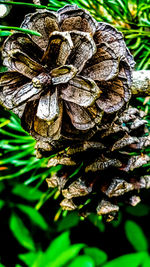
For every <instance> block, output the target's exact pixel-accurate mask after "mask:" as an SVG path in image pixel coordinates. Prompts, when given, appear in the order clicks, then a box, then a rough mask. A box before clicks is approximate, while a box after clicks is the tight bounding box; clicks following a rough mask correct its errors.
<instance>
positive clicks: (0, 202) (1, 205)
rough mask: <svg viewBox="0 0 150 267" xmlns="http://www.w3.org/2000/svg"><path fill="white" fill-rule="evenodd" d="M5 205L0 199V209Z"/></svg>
mask: <svg viewBox="0 0 150 267" xmlns="http://www.w3.org/2000/svg"><path fill="white" fill-rule="evenodd" d="M4 205H5V201H4V200H2V199H0V209H2V208H3V207H4Z"/></svg>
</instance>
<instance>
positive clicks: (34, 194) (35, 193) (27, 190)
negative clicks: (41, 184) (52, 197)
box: [12, 184, 43, 201]
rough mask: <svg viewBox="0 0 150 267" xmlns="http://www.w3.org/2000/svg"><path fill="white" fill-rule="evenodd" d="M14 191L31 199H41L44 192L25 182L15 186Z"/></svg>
mask: <svg viewBox="0 0 150 267" xmlns="http://www.w3.org/2000/svg"><path fill="white" fill-rule="evenodd" d="M12 193H13V194H15V195H17V196H19V197H22V198H24V199H26V200H29V201H36V200H39V199H40V197H41V196H42V194H43V193H42V192H41V191H39V190H37V189H36V190H35V189H34V188H33V187H29V186H26V185H23V184H18V185H17V186H16V187H14V188H13V190H12Z"/></svg>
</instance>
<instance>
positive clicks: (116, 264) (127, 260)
mask: <svg viewBox="0 0 150 267" xmlns="http://www.w3.org/2000/svg"><path fill="white" fill-rule="evenodd" d="M145 260H147V253H146V252H138V253H132V254H127V255H123V256H121V257H118V258H117V259H114V260H112V261H110V262H108V263H106V264H104V265H103V267H120V266H121V267H127V266H130V267H139V266H143V263H144V261H145Z"/></svg>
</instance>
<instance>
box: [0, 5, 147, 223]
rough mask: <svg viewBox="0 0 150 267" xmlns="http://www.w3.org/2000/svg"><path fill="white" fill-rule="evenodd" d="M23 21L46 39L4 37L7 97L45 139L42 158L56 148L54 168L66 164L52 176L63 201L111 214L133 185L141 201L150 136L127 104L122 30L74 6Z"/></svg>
mask: <svg viewBox="0 0 150 267" xmlns="http://www.w3.org/2000/svg"><path fill="white" fill-rule="evenodd" d="M21 26H22V27H23V28H26V29H31V30H36V31H38V32H40V33H41V37H38V36H29V35H27V34H23V33H18V32H16V33H14V34H12V35H11V36H9V37H8V38H7V39H6V41H5V42H4V46H3V58H4V65H5V66H7V67H8V71H7V72H6V73H1V74H0V102H1V104H2V105H3V106H4V107H6V108H8V109H10V110H12V111H13V112H14V113H16V114H18V116H19V117H20V118H21V122H22V126H23V127H24V129H25V130H27V131H28V132H29V133H30V134H31V135H32V136H33V137H34V138H35V139H36V140H37V141H38V142H37V145H36V149H37V156H38V157H42V156H50V155H52V154H54V153H57V154H56V156H55V157H53V158H51V159H50V160H49V164H48V166H49V167H50V166H56V165H58V164H62V165H64V167H63V169H62V170H61V171H60V173H58V174H57V175H54V176H53V177H51V178H50V179H47V182H48V185H49V186H50V187H55V186H57V187H58V188H59V190H60V191H61V192H62V195H63V196H64V197H65V199H64V200H63V201H62V202H61V206H62V207H63V208H64V209H69V210H72V209H75V208H78V209H80V213H81V214H82V215H84V214H85V215H86V214H88V212H91V211H95V210H97V213H98V214H100V215H101V214H102V215H103V214H105V215H108V218H107V219H108V220H111V219H113V218H114V216H115V214H116V212H117V211H118V210H119V207H118V205H117V202H118V200H117V199H118V198H120V196H123V195H124V193H128V192H129V191H132V192H133V194H132V195H130V194H129V193H128V194H127V195H129V196H128V197H127V198H126V199H125V201H126V200H127V199H128V202H130V203H131V205H135V204H136V203H138V202H139V196H136V195H134V191H135V190H139V189H140V188H148V187H149V183H150V182H149V180H150V179H149V176H143V175H142V173H141V171H140V172H139V173H138V175H137V174H136V173H134V169H135V168H138V167H141V166H142V165H143V164H146V163H147V162H148V161H149V156H148V155H143V154H142V155H139V153H138V152H139V151H140V149H141V148H143V147H144V146H147V145H149V144H150V139H149V136H145V132H144V127H145V124H146V121H145V120H144V119H143V116H144V114H143V113H141V112H139V111H138V110H137V109H135V108H132V107H129V108H128V103H129V100H130V97H131V90H130V85H131V80H132V77H131V76H132V69H133V67H134V60H133V58H132V56H131V54H130V52H129V51H128V49H127V48H126V45H125V42H124V40H123V36H122V34H121V33H120V32H118V31H117V30H116V29H115V28H113V27H112V26H110V25H109V24H107V23H103V22H99V23H98V22H96V21H95V20H94V19H93V18H92V16H91V15H90V14H89V13H88V12H87V11H85V10H84V9H80V8H78V7H77V6H72V5H67V6H65V7H64V8H62V9H60V10H58V12H57V13H54V12H50V11H45V10H44V11H38V12H36V13H32V14H28V15H27V16H26V17H25V20H24V21H23V23H22V25H21ZM134 151H136V153H135V155H133V156H131V153H132V154H133V152H134ZM77 168H78V169H77ZM131 171H132V173H131ZM73 172H74V174H73ZM87 203H88V204H87Z"/></svg>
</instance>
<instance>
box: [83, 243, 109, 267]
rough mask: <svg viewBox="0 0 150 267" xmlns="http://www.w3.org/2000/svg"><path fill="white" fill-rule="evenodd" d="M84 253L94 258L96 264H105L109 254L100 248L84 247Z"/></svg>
mask: <svg viewBox="0 0 150 267" xmlns="http://www.w3.org/2000/svg"><path fill="white" fill-rule="evenodd" d="M84 253H85V254H86V255H88V256H90V257H91V258H92V259H93V260H94V262H95V265H96V266H98V265H100V264H103V263H104V262H105V261H107V254H106V253H105V252H104V251H102V250H100V249H98V248H94V247H91V248H90V247H87V248H84Z"/></svg>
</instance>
